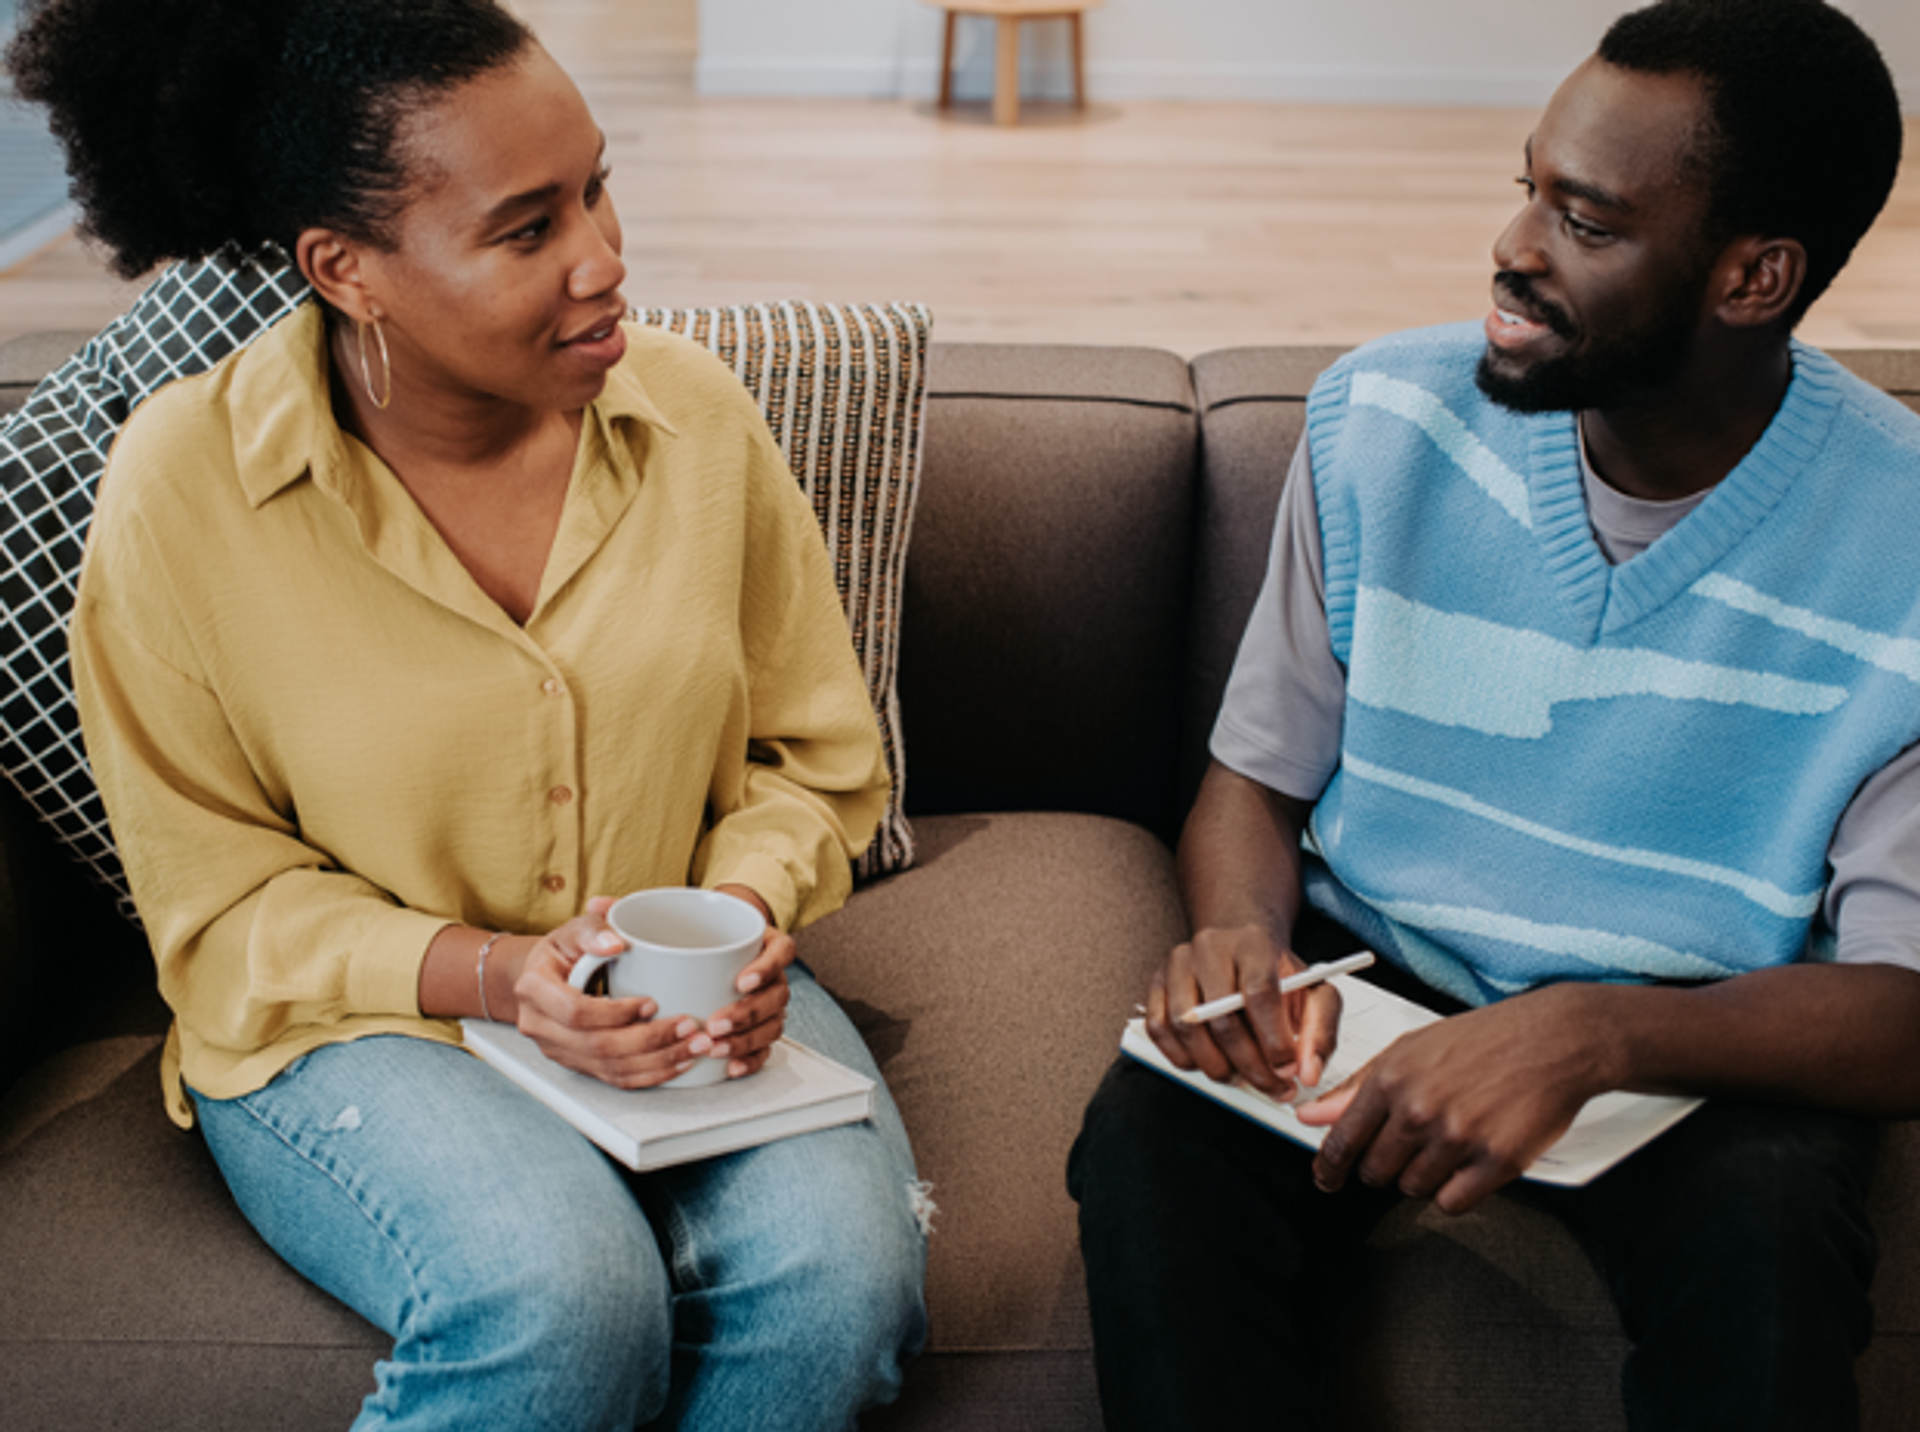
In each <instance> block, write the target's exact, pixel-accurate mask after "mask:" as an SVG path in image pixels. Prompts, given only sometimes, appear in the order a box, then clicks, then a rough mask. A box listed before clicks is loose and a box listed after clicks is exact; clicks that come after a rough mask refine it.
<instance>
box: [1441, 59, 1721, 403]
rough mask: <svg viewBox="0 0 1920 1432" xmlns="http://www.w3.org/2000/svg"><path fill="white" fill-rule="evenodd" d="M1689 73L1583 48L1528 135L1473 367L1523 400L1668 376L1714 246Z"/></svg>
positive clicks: (1699, 112) (1687, 342)
mask: <svg viewBox="0 0 1920 1432" xmlns="http://www.w3.org/2000/svg"><path fill="white" fill-rule="evenodd" d="M1706 117H1707V109H1706V100H1705V97H1704V95H1703V94H1702V91H1701V87H1700V83H1699V81H1698V80H1696V79H1694V78H1693V77H1692V76H1688V75H1649V74H1642V73H1639V72H1638V71H1633V70H1623V69H1616V68H1615V67H1613V66H1612V65H1608V64H1604V63H1602V62H1601V61H1599V60H1597V59H1593V60H1588V61H1587V62H1586V63H1585V64H1584V65H1582V66H1581V67H1580V68H1579V69H1577V70H1575V71H1574V72H1573V74H1572V75H1571V76H1570V77H1569V78H1568V79H1567V81H1566V83H1565V84H1563V85H1561V87H1560V89H1559V91H1558V92H1557V93H1556V94H1555V95H1554V97H1553V100H1552V102H1551V103H1550V104H1549V105H1548V106H1547V110H1546V113H1545V114H1544V115H1543V116H1542V117H1541V120H1540V124H1539V127H1538V128H1536V129H1535V130H1534V133H1533V137H1532V138H1531V139H1529V140H1528V141H1527V165H1526V172H1525V173H1524V174H1523V175H1522V176H1521V179H1520V183H1521V185H1522V187H1523V188H1524V189H1525V190H1526V196H1527V197H1526V202H1525V204H1524V205H1523V206H1522V208H1521V210H1520V212H1519V214H1517V215H1516V216H1515V217H1514V220H1513V222H1512V223H1510V224H1509V225H1508V226H1507V229H1506V232H1505V233H1503V234H1502V235H1501V236H1500V238H1499V240H1498V241H1497V242H1496V243H1495V244H1494V247H1493V258H1494V263H1495V266H1496V268H1497V270H1498V271H1497V272H1496V273H1495V275H1494V280H1493V301H1494V310H1493V312H1492V313H1490V314H1489V315H1488V316H1487V322H1486V329H1487V348H1486V352H1485V353H1484V354H1483V355H1482V357H1481V360H1480V368H1479V371H1478V373H1477V374H1476V375H1475V376H1476V378H1477V380H1478V382H1479V384H1480V388H1481V391H1483V392H1484V393H1486V395H1487V396H1488V397H1490V398H1492V399H1493V400H1494V401H1495V402H1498V403H1501V404H1503V405H1505V406H1507V407H1510V408H1514V409H1517V410H1519V411H1521V412H1551V411H1574V410H1579V409H1586V408H1594V409H1605V408H1611V407H1617V406H1620V405H1622V404H1625V403H1629V402H1631V401H1632V400H1633V399H1634V398H1635V397H1636V396H1638V395H1640V394H1644V393H1647V392H1649V391H1652V390H1656V389H1659V388H1661V387H1663V386H1665V385H1666V384H1669V383H1671V382H1673V381H1674V379H1676V378H1677V377H1678V376H1679V374H1680V373H1681V371H1682V370H1683V369H1684V368H1685V367H1686V364H1687V361H1688V359H1689V358H1690V357H1691V355H1692V352H1693V344H1694V340H1695V337H1696V335H1697V334H1698V332H1699V329H1700V326H1701V323H1702V321H1703V319H1704V318H1705V317H1706V311H1707V303H1706V284H1707V278H1708V275H1709V273H1710V272H1711V269H1712V266H1713V261H1714V259H1715V257H1716V253H1715V251H1714V248H1713V246H1711V245H1710V244H1709V243H1708V242H1707V239H1706V234H1707V224H1706V218H1707V208H1708V198H1709V196H1708V194H1707V192H1706V184H1705V181H1704V179H1703V178H1702V177H1701V175H1700V174H1699V173H1698V171H1697V170H1696V169H1695V168H1694V167H1693V166H1691V165H1690V164H1689V162H1688V159H1689V156H1690V155H1691V154H1692V153H1693V146H1694V143H1695V137H1696V135H1697V134H1698V133H1699V132H1700V130H1701V129H1702V127H1703V126H1704V125H1705V123H1706Z"/></svg>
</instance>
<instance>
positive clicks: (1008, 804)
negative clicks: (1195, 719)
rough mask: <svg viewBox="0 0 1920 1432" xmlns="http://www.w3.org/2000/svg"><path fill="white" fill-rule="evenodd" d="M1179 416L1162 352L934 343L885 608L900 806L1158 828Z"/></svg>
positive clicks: (1175, 595) (1168, 360)
mask: <svg viewBox="0 0 1920 1432" xmlns="http://www.w3.org/2000/svg"><path fill="white" fill-rule="evenodd" d="M1195 432H1196V429H1195V417H1194V398H1193V387H1192V383H1191V381H1190V378H1189V373H1188V368H1187V364H1186V363H1185V362H1184V361H1183V360H1182V359H1180V358H1178V357H1177V356H1175V355H1174V354H1172V353H1167V352H1162V351H1159V350H1155V349H1131V348H1088V347H1081V348H1072V347H1066V348H1061V347H1043V346H1031V345H1003V344H980V345H974V344H935V345H934V347H933V349H932V350H931V351H930V353H929V355H928V362H927V416H926V433H925V439H924V449H923V450H924V455H925V467H924V469H923V475H922V482H921V489H920V505H919V508H918V511H917V512H916V514H915V516H914V527H913V537H912V541H911V544H910V548H909V552H910V555H909V557H908V560H907V579H906V580H907V586H906V598H905V609H904V613H903V616H902V620H901V654H900V706H901V717H902V721H903V724H904V728H905V732H906V767H907V791H906V807H907V811H908V813H909V815H913V814H923V815H924V814H937V813H949V812H957V811H991V810H1069V811H1084V812H1091V813H1094V814H1100V815H1112V816H1118V817H1122V818H1124V819H1128V820H1133V821H1137V822H1139V823H1141V824H1143V825H1146V826H1148V827H1149V828H1151V829H1153V830H1155V831H1157V832H1159V833H1161V834H1162V835H1165V836H1170V835H1171V834H1172V833H1173V832H1174V831H1175V830H1177V828H1178V821H1179V818H1180V813H1181V806H1182V801H1181V796H1180V790H1179V785H1178V772H1179V768H1180V760H1179V745H1180V730H1181V721H1182V716H1183V702H1182V697H1181V691H1182V686H1183V682H1184V672H1185V660H1186V640H1187V624H1188V592H1189V586H1190V572H1191V565H1192V560H1193V514H1194V506H1193V498H1194V491H1195V449H1196V443H1195Z"/></svg>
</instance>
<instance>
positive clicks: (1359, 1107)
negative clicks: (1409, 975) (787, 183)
mask: <svg viewBox="0 0 1920 1432" xmlns="http://www.w3.org/2000/svg"><path fill="white" fill-rule="evenodd" d="M1585 992H1586V991H1584V990H1583V989H1582V988H1581V987H1579V986H1574V985H1555V986H1551V987H1549V988H1546V989H1541V990H1536V991H1534V992H1532V993H1530V994H1524V995H1516V996H1515V997H1514V998H1512V999H1508V1000H1504V1001H1502V1002H1501V1003H1499V1004H1495V1005H1489V1006H1487V1007H1486V1008H1484V1009H1476V1010H1471V1011H1468V1012H1467V1013H1465V1014H1457V1015H1454V1016H1453V1017H1452V1018H1450V1019H1443V1020H1440V1021H1438V1022H1437V1023H1434V1024H1430V1025H1427V1026H1426V1027H1425V1028H1422V1029H1417V1030H1414V1031H1413V1032H1412V1033H1410V1034H1405V1035H1402V1036H1401V1037H1400V1038H1399V1039H1398V1040H1396V1041H1395V1042H1394V1043H1393V1044H1392V1045H1390V1046H1389V1047H1388V1048H1387V1049H1386V1050H1384V1051H1382V1052H1381V1054H1380V1055H1379V1056H1378V1057H1376V1058H1375V1059H1373V1060H1372V1061H1371V1062H1370V1063H1368V1064H1367V1066H1366V1067H1365V1068H1363V1069H1361V1070H1360V1071H1359V1072H1358V1073H1356V1074H1355V1075H1354V1076H1353V1077H1352V1078H1351V1079H1348V1080H1347V1081H1346V1082H1345V1083H1343V1084H1342V1085H1341V1086H1340V1087H1339V1088H1338V1089H1335V1090H1333V1091H1332V1092H1331V1093H1329V1094H1327V1095H1325V1096H1324V1097H1322V1098H1319V1099H1316V1100H1314V1101H1313V1102H1312V1103H1311V1104H1307V1105H1305V1106H1303V1107H1302V1108H1301V1109H1300V1111H1299V1112H1300V1121H1301V1122H1302V1123H1304V1124H1317V1125H1327V1124H1331V1125H1332V1126H1333V1127H1332V1130H1331V1131H1330V1132H1329V1133H1328V1135H1327V1139H1326V1142H1325V1143H1324V1144H1322V1145H1321V1147H1320V1153H1319V1156H1318V1157H1317V1158H1315V1159H1314V1162H1313V1176H1314V1181H1315V1182H1316V1183H1318V1184H1319V1185H1320V1187H1322V1188H1323V1189H1326V1190H1327V1191H1329V1192H1334V1191H1337V1190H1338V1189H1340V1188H1341V1187H1343V1186H1344V1185H1345V1183H1346V1181H1347V1178H1348V1177H1349V1175H1351V1174H1353V1173H1355V1172H1357V1173H1358V1174H1359V1176H1360V1181H1361V1182H1362V1183H1366V1184H1369V1185H1372V1186H1375V1187H1384V1186H1386V1185H1388V1184H1393V1183H1398V1185H1399V1186H1400V1190H1401V1192H1403V1193H1405V1194H1406V1195H1407V1196H1408V1197H1410V1198H1431V1199H1432V1200H1433V1201H1434V1203H1435V1204H1436V1205H1438V1206H1439V1207H1440V1208H1441V1209H1442V1210H1443V1211H1445V1212H1447V1213H1463V1212H1465V1211H1466V1210H1467V1209H1469V1208H1471V1207H1473V1205H1474V1204H1476V1203H1478V1202H1479V1201H1480V1200H1481V1199H1483V1198H1485V1197H1486V1196H1487V1195H1488V1194H1490V1193H1492V1192H1493V1191H1494V1190H1495V1189H1497V1188H1499V1187H1500V1186H1501V1185H1503V1184H1505V1183H1508V1182H1510V1181H1511V1180H1513V1179H1515V1178H1517V1177H1519V1175H1520V1174H1522V1173H1523V1172H1525V1171H1526V1169H1527V1167H1528V1165H1530V1164H1531V1163H1532V1162H1533V1161H1534V1160H1535V1159H1536V1158H1538V1157H1539V1156H1540V1155H1541V1154H1543V1153H1545V1152H1546V1150H1547V1149H1548V1148H1550V1147H1551V1146H1552V1145H1553V1143H1554V1141H1555V1140H1557V1139H1558V1138H1559V1137H1560V1136H1561V1135H1562V1134H1563V1133H1565V1132H1566V1130H1567V1126H1568V1125H1569V1124H1571V1123H1572V1122H1573V1120H1574V1117H1575V1115H1577V1114H1578V1113H1579V1112H1580V1108H1581V1106H1582V1105H1583V1104H1585V1103H1586V1102H1587V1100H1588V1099H1590V1098H1592V1097H1593V1096H1594V1095H1596V1094H1600V1093H1603V1092H1605V1091H1606V1090H1607V1089H1609V1088H1612V1087H1615V1085H1614V1084H1613V1082H1612V1080H1611V1078H1610V1076H1609V1074H1608V1073H1607V1072H1606V1071H1605V1070H1604V1069H1603V1068H1602V1067H1601V1065H1602V1060H1601V1057H1600V1055H1599V1053H1598V1049H1599V1045H1598V1044H1597V1043H1596V1042H1595V1041H1593V1040H1591V1039H1590V1038H1589V1037H1588V1036H1589V1034H1590V1032H1591V1027H1592V1021H1591V1020H1590V1019H1583V1017H1582V1010H1583V1008H1584V1006H1585V1004H1586V1003H1587V1001H1586V1000H1585V999H1584V998H1583V996H1584V994H1585Z"/></svg>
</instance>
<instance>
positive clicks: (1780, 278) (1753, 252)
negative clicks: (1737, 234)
mask: <svg viewBox="0 0 1920 1432" xmlns="http://www.w3.org/2000/svg"><path fill="white" fill-rule="evenodd" d="M1719 278H1720V282H1721V285H1722V286H1721V289H1720V303H1719V308H1718V312H1719V315H1720V319H1721V321H1722V322H1723V323H1725V324H1727V325H1728V326H1729V327H1732V328H1765V327H1767V326H1768V325H1769V324H1773V323H1777V322H1779V321H1780V320H1781V319H1783V318H1784V317H1785V316H1786V315H1787V313H1788V311H1789V310H1791V309H1792V307H1793V302H1794V300H1795V299H1796V298H1798V297H1799V295H1800V286H1801V285H1802V284H1804V283H1805V282H1806V281H1807V250H1806V246H1805V245H1803V244H1802V243H1801V242H1800V241H1799V240H1798V239H1736V240H1735V241H1734V242H1733V243H1731V244H1729V245H1728V246H1727V250H1726V252H1725V253H1724V254H1722V255H1721V259H1720V270H1719Z"/></svg>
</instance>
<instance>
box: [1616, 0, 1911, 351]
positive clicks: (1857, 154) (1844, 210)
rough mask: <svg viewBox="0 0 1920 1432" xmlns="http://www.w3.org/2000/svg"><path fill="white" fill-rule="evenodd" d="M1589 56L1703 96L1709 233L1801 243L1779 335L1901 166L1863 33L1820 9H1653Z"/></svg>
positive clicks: (1808, 1)
mask: <svg viewBox="0 0 1920 1432" xmlns="http://www.w3.org/2000/svg"><path fill="white" fill-rule="evenodd" d="M1600 58H1601V59H1602V60H1604V61H1605V62H1606V63H1608V64H1610V65H1615V66H1618V67H1619V68H1621V69H1627V70H1638V71H1641V72H1643V73H1649V74H1662V75H1664V74H1690V75H1696V76H1698V77H1699V78H1700V79H1701V81H1702V82H1703V83H1704V85H1705V88H1706V97H1707V105H1708V111H1709V119H1708V126H1707V129H1706V131H1705V132H1704V133H1702V134H1701V135H1699V136H1698V137H1697V139H1696V152H1695V154H1694V156H1693V158H1694V160H1695V162H1696V163H1697V164H1698V166H1699V168H1700V169H1701V171H1702V172H1703V174H1704V175H1705V177H1706V180H1707V182H1708V184H1709V186H1710V191H1711V192H1710V196H1709V202H1710V208H1709V211H1708V212H1709V218H1708V223H1709V225H1710V226H1711V228H1712V229H1713V232H1712V233H1710V234H1709V235H1707V236H1706V237H1707V238H1709V239H1710V240H1711V241H1712V242H1713V243H1714V244H1715V245H1716V246H1717V245H1718V244H1719V243H1722V242H1725V241H1726V240H1728V239H1732V238H1737V237H1741V236H1746V235H1758V236H1761V237H1766V238H1790V239H1798V240H1799V241H1800V243H1801V244H1802V245H1804V246H1805V248H1806V251H1807V275H1806V281H1805V283H1804V284H1803V286H1802V287H1801V290H1800V294H1799V297H1798V298H1797V299H1796V301H1795V304H1794V307H1793V309H1792V311H1791V312H1790V313H1789V314H1788V315H1787V319H1788V323H1789V325H1791V324H1794V323H1798V322H1799V321H1800V318H1801V316H1802V315H1803V314H1805V313H1806V311H1807V308H1808V307H1809V306H1810V305H1811V304H1812V303H1813V301H1814V300H1815V299H1816V298H1818V297H1819V296H1820V295H1821V294H1822V293H1824V292H1826V289H1827V285H1828V284H1830V283H1832V282H1833V279H1834V275H1836V274H1838V273H1839V272H1840V270H1841V269H1842V268H1844V267H1845V266H1846V262H1847V259H1848V258H1849V257H1850V256H1851V255H1852V253H1853V246H1854V245H1855V244H1856V243H1858V242H1859V240H1860V237H1861V235H1863V234H1864V233H1866V231H1867V229H1868V228H1869V226H1871V225H1872V223H1873V221H1874V218H1875V217H1876V216H1877V215H1878V214H1879V212H1880V209H1881V207H1882V206H1883V205H1884V204H1885V203H1886V201H1887V195H1888V193H1889V192H1890V191H1891V190H1892V188H1893V181H1894V175H1895V173H1896V171H1897V170H1898V169H1899V167H1900V144H1901V138H1902V134H1901V121H1900V99H1899V95H1898V93H1897V92H1896V91H1895V89H1894V84H1893V76H1892V75H1891V74H1889V73H1888V71H1887V65H1886V61H1885V60H1883V59H1882V58H1881V56H1880V51H1879V49H1878V48H1876V47H1875V45H1874V43H1873V41H1872V40H1870V39H1869V38H1868V37H1867V35H1866V33H1865V32H1864V31H1863V30H1861V28H1860V27H1859V26H1858V25H1857V24H1855V23H1854V22H1853V21H1852V20H1851V19H1849V18H1848V17H1847V16H1846V15H1844V14H1842V13H1841V12H1840V11H1838V10H1836V9H1834V8H1833V7H1832V6H1831V5H1827V4H1824V3H1822V0H1660V3H1658V4H1654V5H1649V6H1648V7H1647V8H1646V9H1644V10H1635V11H1633V12H1632V13H1631V14H1628V15H1623V16H1621V17H1620V19H1618V20H1616V21H1615V22H1614V23H1613V26H1612V28H1610V29H1609V30H1608V31H1607V33H1606V36H1605V38H1604V39H1602V40H1601V42H1600Z"/></svg>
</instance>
